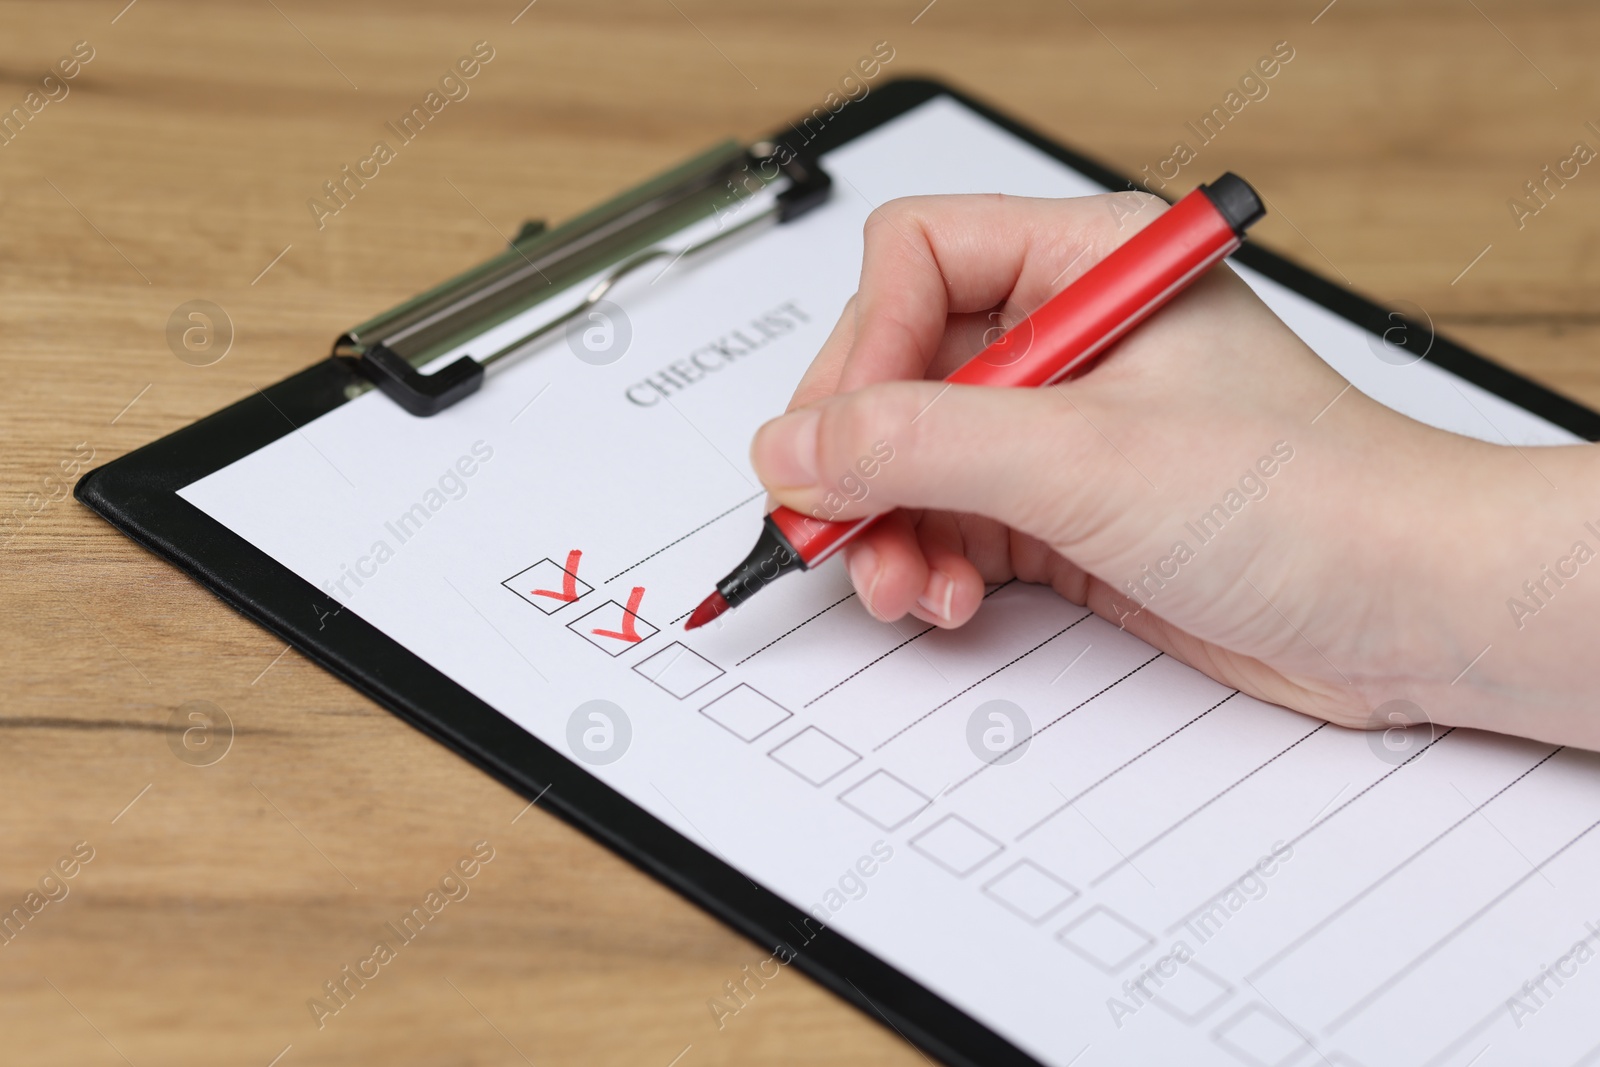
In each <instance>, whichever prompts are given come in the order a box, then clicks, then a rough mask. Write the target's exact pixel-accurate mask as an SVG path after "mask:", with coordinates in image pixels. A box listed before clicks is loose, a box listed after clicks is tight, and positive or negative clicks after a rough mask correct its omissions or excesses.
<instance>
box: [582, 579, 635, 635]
mask: <svg viewBox="0 0 1600 1067" xmlns="http://www.w3.org/2000/svg"><path fill="white" fill-rule="evenodd" d="M643 599H644V586H642V585H636V586H634V587H633V592H632V593H630V594H629V595H628V606H627V607H625V608H623V609H622V632H621V633H618V632H616V631H615V630H591V631H589V632H590V633H594V634H599V635H600V636H601V637H614V638H616V639H617V640H618V641H628V642H634V641H643V640H644V638H643V637H642V636H640V634H639V627H638V622H639V616H638V615H637V614H636V613H637V612H638V610H639V601H641V600H643Z"/></svg>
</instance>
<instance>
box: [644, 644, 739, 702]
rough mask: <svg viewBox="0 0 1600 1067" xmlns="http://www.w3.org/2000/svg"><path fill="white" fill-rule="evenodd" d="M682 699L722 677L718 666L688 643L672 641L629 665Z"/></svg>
mask: <svg viewBox="0 0 1600 1067" xmlns="http://www.w3.org/2000/svg"><path fill="white" fill-rule="evenodd" d="M633 669H634V670H636V671H638V672H639V673H640V674H642V675H644V676H645V677H646V678H648V679H650V680H651V681H652V682H654V683H656V685H658V686H660V687H661V688H662V689H665V690H666V691H667V692H669V693H671V694H672V695H673V696H675V697H677V698H678V699H679V700H682V699H683V698H684V697H686V696H688V695H689V694H690V693H693V692H695V691H696V690H699V689H703V688H705V687H706V686H708V685H710V684H711V683H712V682H714V681H716V680H717V679H718V678H721V677H722V674H723V671H722V668H721V667H719V666H717V665H716V664H715V663H712V662H711V661H710V660H708V659H706V658H705V657H704V656H702V655H700V654H699V653H698V652H696V651H694V649H692V648H690V647H689V646H687V645H685V644H682V643H680V642H677V641H674V642H672V644H670V645H668V646H667V647H666V648H663V649H662V650H661V651H660V652H657V653H656V654H655V655H653V656H651V657H650V658H649V659H646V660H643V661H642V662H640V663H639V664H638V665H637V666H635V667H634V668H633Z"/></svg>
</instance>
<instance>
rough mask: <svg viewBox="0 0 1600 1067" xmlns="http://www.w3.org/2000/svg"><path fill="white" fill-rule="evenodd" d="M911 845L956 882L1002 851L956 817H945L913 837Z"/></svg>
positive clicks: (992, 839) (997, 845) (969, 824)
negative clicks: (954, 878)
mask: <svg viewBox="0 0 1600 1067" xmlns="http://www.w3.org/2000/svg"><path fill="white" fill-rule="evenodd" d="M910 845H911V847H912V848H914V849H916V850H917V851H918V852H920V853H922V854H923V855H924V856H926V857H928V858H929V859H930V860H932V861H933V862H935V863H937V864H938V865H939V866H941V867H943V868H944V869H945V870H947V871H949V872H950V873H951V874H953V875H955V876H956V877H957V878H965V877H966V876H967V875H969V874H971V873H972V872H973V871H975V870H977V869H978V868H979V867H981V866H982V865H983V864H985V863H987V862H988V861H989V860H991V859H993V858H994V857H995V856H998V855H999V854H1000V853H1001V852H1002V851H1004V849H1005V846H1004V845H1002V844H1001V843H1000V842H999V841H996V840H995V839H994V838H992V837H990V836H989V835H988V834H986V833H984V832H983V831H982V830H980V829H978V828H977V827H976V826H974V825H972V824H971V823H970V822H968V821H967V820H965V819H963V818H962V817H961V816H959V815H946V816H945V817H944V818H942V819H940V820H939V821H938V822H936V823H934V824H933V825H932V826H930V827H928V828H927V829H926V830H924V831H922V833H920V834H918V835H917V836H916V837H913V838H912V839H911V841H910Z"/></svg>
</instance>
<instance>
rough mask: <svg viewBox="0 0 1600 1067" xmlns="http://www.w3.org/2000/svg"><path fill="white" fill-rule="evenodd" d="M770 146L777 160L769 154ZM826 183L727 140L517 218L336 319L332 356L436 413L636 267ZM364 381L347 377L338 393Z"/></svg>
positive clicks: (772, 215) (805, 203)
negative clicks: (443, 278)
mask: <svg viewBox="0 0 1600 1067" xmlns="http://www.w3.org/2000/svg"><path fill="white" fill-rule="evenodd" d="M780 153H781V154H783V155H786V156H788V159H787V161H786V162H781V163H780V162H779V155H780ZM832 184H833V183H832V180H831V179H830V178H829V177H828V175H827V174H826V173H825V172H824V171H823V170H822V169H821V168H820V167H818V166H817V165H816V163H815V161H813V160H809V159H803V158H801V157H799V156H796V155H794V154H792V152H791V150H789V149H788V148H786V147H783V146H778V145H774V144H772V143H771V142H758V143H757V144H754V145H751V146H749V147H748V148H746V147H744V146H741V145H739V144H738V143H737V142H733V141H729V142H726V143H724V144H721V145H718V146H717V147H716V148H714V149H711V150H710V151H708V152H706V153H704V154H702V155H700V156H697V157H696V158H694V159H692V160H690V161H689V162H687V163H685V164H683V165H682V166H680V167H677V168H676V169H674V170H671V171H668V172H667V173H665V174H663V175H661V176H659V177H657V178H655V179H653V180H651V181H649V182H646V183H645V184H643V185H641V186H638V187H637V188H635V189H632V190H630V191H628V192H626V193H624V194H622V195H621V196H619V197H617V198H616V199H614V200H612V201H610V202H609V203H606V204H603V205H601V206H600V207H597V208H595V209H593V210H592V211H589V212H587V213H585V214H583V215H580V216H578V217H577V218H575V219H573V220H572V221H571V222H568V223H565V224H563V225H561V226H559V227H557V228H556V229H554V230H550V229H546V228H545V225H544V224H543V223H542V222H529V223H525V224H524V225H523V227H522V231H521V232H520V233H518V234H517V236H516V239H515V240H513V241H512V242H511V247H510V248H508V249H507V250H506V251H505V252H503V253H501V254H500V255H498V256H496V257H495V258H493V259H491V260H489V261H488V262H486V263H482V264H479V265H478V266H477V267H474V268H472V269H471V270H468V271H466V272H465V273H463V274H460V275H457V276H456V277H454V278H452V279H450V280H449V281H447V282H445V283H444V284H442V285H439V286H436V287H434V288H433V289H430V290H428V291H427V292H425V293H423V294H421V295H420V296H416V297H413V298H412V299H410V300H407V301H406V302H405V303H403V304H400V305H399V306H397V307H394V308H391V309H390V310H388V311H386V312H384V313H383V314H381V315H379V316H377V317H376V318H374V319H371V320H369V321H367V322H364V323H362V324H361V325H359V326H356V327H353V328H352V329H350V330H347V331H346V332H345V333H344V334H342V335H341V336H340V337H339V339H338V340H337V341H335V342H334V346H333V355H334V357H335V358H340V359H344V360H347V361H349V362H352V363H353V364H354V366H355V367H356V369H357V370H358V371H359V372H360V373H361V375H362V376H363V377H365V378H366V379H367V380H368V381H370V382H371V383H372V384H373V385H376V386H377V387H378V388H379V389H381V390H383V392H384V393H386V394H388V396H390V397H391V398H392V399H393V400H394V401H395V402H396V403H398V404H399V405H400V406H401V407H403V408H405V409H406V410H407V411H409V412H410V413H411V414H413V415H422V416H426V415H434V414H437V413H438V412H440V411H443V410H444V409H445V408H447V407H449V406H450V405H452V404H454V403H456V402H457V401H459V400H461V399H462V398H463V397H466V396H470V395H471V394H473V393H475V392H477V391H478V388H479V387H480V386H481V385H482V384H483V380H484V377H485V374H486V373H487V372H488V371H489V370H490V369H491V368H494V367H500V366H504V365H506V364H508V363H510V362H511V361H513V360H515V359H517V358H520V357H522V356H524V355H527V354H528V353H530V352H532V351H534V350H536V349H538V348H540V347H541V346H542V345H543V344H544V343H546V342H547V341H549V340H550V338H551V336H552V335H553V334H555V333H556V331H557V330H559V329H561V328H562V327H563V326H565V325H567V324H568V323H569V322H572V321H573V320H575V319H577V318H578V317H579V316H580V315H582V314H583V313H584V312H586V311H588V310H589V309H590V308H592V307H594V305H595V304H597V303H598V302H599V301H600V300H601V299H602V298H603V297H604V296H605V295H606V294H607V293H608V292H610V290H611V289H612V287H614V286H615V285H616V284H617V283H618V282H619V281H621V280H622V279H623V278H624V277H626V276H627V275H629V274H631V273H633V272H634V271H636V270H638V269H639V268H641V267H643V266H645V265H646V264H649V263H653V262H656V261H658V260H661V259H683V260H688V259H692V258H694V257H697V256H699V255H702V254H704V253H705V252H707V251H709V250H711V249H713V248H715V247H716V246H719V245H722V244H723V243H724V242H726V241H728V240H729V239H730V238H732V237H733V236H735V235H736V234H741V233H746V232H749V231H750V230H752V229H753V228H755V227H757V226H761V225H764V224H767V225H780V224H782V223H785V222H788V221H790V220H791V219H795V218H798V217H799V216H801V215H803V214H805V213H806V212H807V211H809V210H810V209H811V208H813V207H816V206H817V205H818V204H821V203H822V202H824V201H825V200H827V198H828V194H829V191H830V189H831V187H832ZM769 185H781V186H782V187H781V191H779V192H778V193H777V194H776V196H775V198H774V199H773V202H772V204H771V205H770V206H769V207H766V208H764V209H762V210H760V211H757V212H755V213H754V214H752V215H750V217H748V218H744V219H740V220H739V221H737V222H735V223H732V224H731V225H728V226H727V227H726V228H721V229H719V230H718V232H717V233H715V234H713V235H712V236H710V237H706V238H704V239H702V240H699V241H696V242H695V243H693V244H691V245H689V246H687V247H682V248H674V247H670V246H668V245H666V244H664V243H662V242H664V241H665V240H666V239H668V238H669V237H671V236H672V235H673V234H676V233H679V232H681V231H683V230H684V229H686V228H688V227H689V226H692V225H694V224H695V223H697V222H703V221H706V220H707V219H709V218H720V217H721V213H725V214H730V215H731V214H735V213H736V212H735V211H730V210H729V209H730V207H732V208H737V206H738V205H740V204H743V203H745V202H747V201H749V200H750V198H751V197H753V196H755V195H758V194H759V193H761V192H763V191H764V190H765V189H766V187H767V186H769ZM601 272H604V273H601ZM596 274H600V275H601V276H600V279H599V280H598V281H597V282H595V283H594V284H593V285H591V286H590V288H589V289H588V290H587V292H585V293H584V294H583V297H582V299H581V300H580V301H579V302H578V303H577V304H576V305H575V306H573V307H571V308H569V309H567V310H566V311H564V312H562V313H561V314H559V315H557V316H556V317H555V318H553V319H550V320H548V321H546V322H544V323H542V324H541V325H539V326H538V327H537V328H535V329H532V330H530V331H528V332H527V333H524V334H522V335H521V336H519V337H517V338H516V339H515V340H513V341H511V342H510V343H509V344H505V345H503V346H502V347H500V348H499V349H498V350H497V351H494V352H491V353H489V354H487V355H484V356H480V357H474V356H472V355H462V356H460V357H459V358H457V359H456V360H454V361H453V362H451V363H450V364H448V365H447V366H445V367H443V368H441V369H439V370H436V371H433V372H432V373H428V374H424V373H422V371H421V370H420V368H422V367H424V366H426V365H427V364H428V363H429V362H431V361H432V360H435V359H437V358H438V357H439V356H441V355H444V354H445V353H447V352H450V351H451V350H453V349H455V348H457V347H459V346H460V345H462V344H465V343H466V342H468V341H470V340H472V339H473V338H475V337H478V336H480V335H482V334H483V333H485V332H486V331H488V330H490V329H493V328H494V327H496V326H499V325H500V324H502V323H504V322H506V321H508V320H510V319H512V318H514V317H516V316H517V315H520V314H522V313H523V312H525V311H527V310H529V309H530V308H533V307H536V306H538V305H539V304H541V303H543V302H544V301H546V300H549V299H551V298H552V297H555V296H557V295H559V294H562V293H568V292H569V291H570V290H571V289H572V287H573V286H575V285H577V284H579V283H580V282H582V281H584V280H585V279H588V278H593V277H595V275H596ZM366 388H367V387H366V386H365V384H364V383H363V384H358V385H355V386H352V387H351V389H349V390H347V393H348V395H351V396H355V395H358V394H359V393H361V392H365V391H366Z"/></svg>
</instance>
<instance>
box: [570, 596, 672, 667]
mask: <svg viewBox="0 0 1600 1067" xmlns="http://www.w3.org/2000/svg"><path fill="white" fill-rule="evenodd" d="M633 592H634V595H633V596H631V597H629V598H628V604H627V606H626V607H625V606H623V605H621V604H618V603H617V602H616V601H615V600H608V601H606V602H605V603H604V604H601V605H600V606H599V607H597V608H595V609H593V610H592V611H590V612H589V613H588V614H586V615H581V616H579V617H578V618H576V619H574V620H573V621H572V622H569V623H567V629H569V630H571V631H572V632H573V633H575V634H577V635H578V636H579V637H582V638H583V639H584V640H585V641H587V642H589V643H590V644H591V645H593V646H594V647H596V648H598V649H599V650H600V651H602V652H604V653H605V654H606V655H608V656H620V655H622V654H623V653H624V652H626V651H628V649H630V648H632V647H633V646H634V645H637V644H638V643H639V642H641V641H644V640H647V639H648V638H651V637H654V636H655V635H656V634H657V633H660V631H659V630H657V629H656V628H655V627H654V626H651V625H650V624H649V623H648V622H645V621H644V620H643V619H641V618H640V617H639V615H638V610H639V601H640V600H642V599H643V596H644V590H643V589H638V588H636V589H634V591H633Z"/></svg>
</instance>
